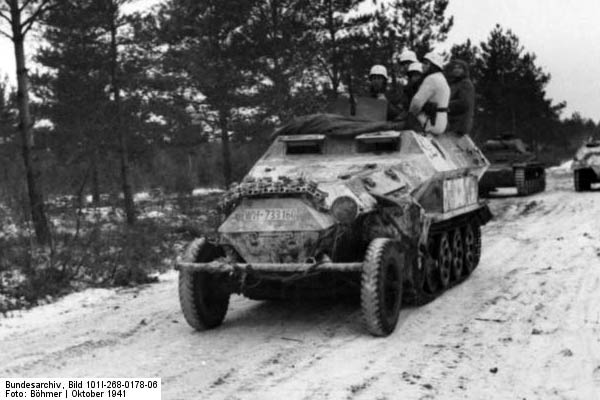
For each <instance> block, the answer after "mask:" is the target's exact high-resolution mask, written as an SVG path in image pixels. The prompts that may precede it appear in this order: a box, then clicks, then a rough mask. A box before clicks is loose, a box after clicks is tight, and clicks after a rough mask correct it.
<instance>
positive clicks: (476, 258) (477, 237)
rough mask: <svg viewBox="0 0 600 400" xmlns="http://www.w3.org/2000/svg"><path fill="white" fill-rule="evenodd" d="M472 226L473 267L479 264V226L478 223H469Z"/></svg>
mask: <svg viewBox="0 0 600 400" xmlns="http://www.w3.org/2000/svg"><path fill="white" fill-rule="evenodd" d="M471 227H472V228H473V235H474V236H475V267H474V268H473V269H475V268H477V266H478V265H479V260H481V226H479V224H478V223H473V224H471Z"/></svg>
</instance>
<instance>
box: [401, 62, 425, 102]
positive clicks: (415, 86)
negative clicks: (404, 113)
mask: <svg viewBox="0 0 600 400" xmlns="http://www.w3.org/2000/svg"><path fill="white" fill-rule="evenodd" d="M406 73H407V75H408V82H407V84H406V86H405V88H404V94H405V96H406V97H407V100H408V101H407V106H406V108H407V109H408V106H410V102H411V100H412V98H413V97H414V95H415V94H416V93H417V91H418V90H419V87H420V86H421V83H422V82H423V64H421V63H420V62H414V63H412V64H410V65H409V66H408V70H407V72H406Z"/></svg>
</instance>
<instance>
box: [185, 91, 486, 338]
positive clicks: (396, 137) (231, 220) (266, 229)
mask: <svg viewBox="0 0 600 400" xmlns="http://www.w3.org/2000/svg"><path fill="white" fill-rule="evenodd" d="M353 108H356V110H359V111H360V110H361V109H364V110H367V109H369V108H370V107H366V106H365V107H363V105H362V103H361V102H360V101H359V102H358V103H357V104H355V105H353ZM375 114H376V115H380V116H381V115H383V118H385V112H384V113H375ZM357 115H358V114H357ZM369 115H374V114H373V113H370V114H369ZM363 118H364V117H363ZM303 121H304V122H303V123H297V124H296V125H295V127H294V128H290V126H288V127H287V128H283V129H280V130H279V131H278V132H277V136H276V137H275V138H274V140H273V143H272V144H271V146H270V147H269V148H268V150H267V151H266V153H265V154H264V155H263V156H262V158H260V160H258V162H257V163H256V164H255V165H254V167H253V168H252V169H251V170H250V172H249V173H248V174H247V175H246V177H245V178H244V179H243V181H242V182H241V183H240V184H237V185H235V186H234V187H232V188H231V189H230V190H229V191H228V192H227V193H226V194H225V195H224V197H223V199H222V203H221V206H220V208H221V210H222V212H223V215H224V217H223V218H224V221H223V223H222V224H221V225H220V227H219V228H218V235H217V236H218V237H217V238H216V240H214V241H210V240H208V239H207V238H200V239H197V240H195V241H194V242H193V243H191V244H190V246H189V247H188V249H187V250H186V253H185V255H184V256H183V257H181V258H180V259H179V260H178V263H177V265H178V269H179V299H180V303H181V308H182V310H183V314H184V316H185V319H186V320H187V322H188V323H189V324H190V325H191V326H192V327H194V328H196V329H198V330H204V329H209V328H214V327H216V326H218V325H220V324H221V323H222V321H223V320H224V318H225V314H226V312H227V308H228V304H229V298H230V294H232V293H238V294H242V295H244V296H246V297H249V298H251V299H281V298H287V297H296V298H298V297H300V298H304V297H313V296H315V295H319V294H328V295H337V294H339V295H347V294H351V295H352V294H353V295H354V296H360V303H361V308H362V313H363V316H364V320H365V322H366V326H367V329H368V331H369V332H370V333H371V334H373V335H376V336H386V335H388V334H390V333H391V332H392V331H393V330H394V328H395V326H396V323H397V320H398V316H399V312H400V308H401V305H402V304H403V302H408V303H412V304H423V303H425V302H428V301H430V300H432V299H433V298H435V297H436V296H438V295H439V294H440V293H442V292H443V291H444V290H445V289H447V288H449V287H450V286H452V285H455V284H456V283H458V282H461V281H462V280H464V279H465V278H466V277H467V276H469V274H471V272H472V271H473V269H474V268H475V267H476V266H477V265H478V263H479V259H480V254H481V231H480V227H481V225H483V224H485V223H486V222H487V221H488V220H489V219H490V218H491V213H490V211H489V209H488V207H487V205H486V203H484V202H482V201H480V200H479V199H478V180H479V178H480V177H481V176H482V175H483V173H484V172H485V170H486V168H487V167H488V166H489V163H488V161H487V160H486V158H485V157H484V155H483V154H482V153H481V152H480V151H479V149H478V148H477V147H476V146H475V145H474V144H473V142H472V141H471V139H470V138H469V137H468V136H463V137H459V136H454V135H453V134H447V135H442V136H440V137H430V136H425V135H422V134H420V133H417V132H415V131H412V130H399V129H396V127H395V126H394V124H390V123H388V122H386V121H372V120H366V119H362V120H361V119H358V117H349V118H348V117H342V116H339V115H337V116H336V115H331V114H318V115H315V116H311V117H305V118H304V120H303Z"/></svg>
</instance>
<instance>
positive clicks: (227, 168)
mask: <svg viewBox="0 0 600 400" xmlns="http://www.w3.org/2000/svg"><path fill="white" fill-rule="evenodd" d="M228 121H229V112H228V111H226V110H221V111H219V127H220V128H221V151H222V155H223V177H224V178H225V187H229V185H230V184H231V152H230V149H229V129H228Z"/></svg>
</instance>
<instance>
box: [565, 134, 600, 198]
mask: <svg viewBox="0 0 600 400" xmlns="http://www.w3.org/2000/svg"><path fill="white" fill-rule="evenodd" d="M571 169H572V170H573V181H574V184H575V190H576V191H577V192H581V191H584V190H590V189H591V187H592V183H597V182H600V139H594V138H590V139H588V141H587V142H586V143H584V144H583V145H582V146H581V147H580V148H579V149H578V150H577V153H575V158H574V159H573V164H572V166H571Z"/></svg>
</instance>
